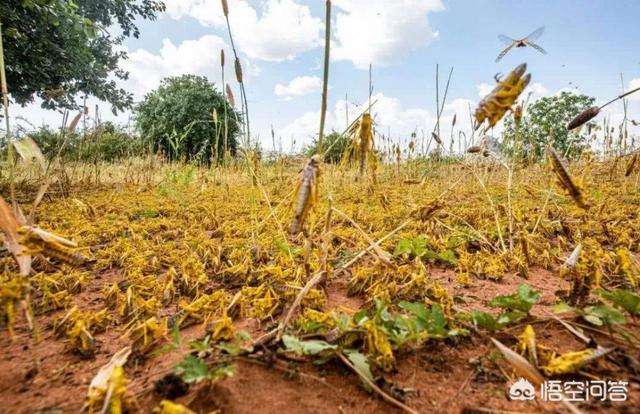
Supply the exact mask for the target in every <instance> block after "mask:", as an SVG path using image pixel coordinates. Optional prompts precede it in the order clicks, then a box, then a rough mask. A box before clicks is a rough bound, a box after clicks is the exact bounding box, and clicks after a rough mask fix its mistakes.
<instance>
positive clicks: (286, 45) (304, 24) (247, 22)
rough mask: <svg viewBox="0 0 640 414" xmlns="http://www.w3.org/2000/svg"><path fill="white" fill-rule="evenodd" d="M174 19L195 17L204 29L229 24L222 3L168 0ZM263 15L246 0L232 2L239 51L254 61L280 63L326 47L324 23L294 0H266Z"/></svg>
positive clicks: (217, 0) (170, 13) (167, 3)
mask: <svg viewBox="0 0 640 414" xmlns="http://www.w3.org/2000/svg"><path fill="white" fill-rule="evenodd" d="M165 3H166V6H167V14H168V15H169V16H170V17H171V18H173V19H182V18H184V17H191V18H194V19H196V20H197V21H198V22H199V23H200V24H202V25H204V26H213V27H219V28H223V27H225V25H226V22H225V20H224V15H223V14H222V8H221V6H220V1H219V0H166V1H165ZM261 5H262V10H261V12H260V14H259V13H258V11H257V10H256V9H255V8H253V7H252V6H251V5H250V4H249V3H248V2H247V1H246V0H233V1H231V2H229V9H230V12H229V20H230V21H231V29H232V31H233V36H234V39H235V41H236V42H237V44H238V48H239V49H240V50H241V51H242V52H243V53H245V54H246V55H247V56H249V57H250V58H251V59H260V60H266V61H274V62H280V61H284V60H291V59H294V58H295V57H296V56H297V55H298V54H300V53H302V52H305V51H307V50H312V49H315V48H317V47H319V46H320V45H321V44H322V38H321V33H322V31H323V28H324V24H323V22H322V20H320V19H319V18H317V17H314V16H312V15H311V10H310V9H309V7H308V6H304V5H301V4H298V3H297V2H296V1H294V0H263V1H262V2H261Z"/></svg>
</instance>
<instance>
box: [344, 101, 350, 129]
mask: <svg viewBox="0 0 640 414" xmlns="http://www.w3.org/2000/svg"><path fill="white" fill-rule="evenodd" d="M344 113H345V116H344V117H345V125H346V126H347V127H346V128H345V131H346V130H348V129H349V95H348V94H347V93H345V94H344Z"/></svg>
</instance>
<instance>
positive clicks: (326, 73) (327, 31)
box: [318, 0, 331, 154]
mask: <svg viewBox="0 0 640 414" xmlns="http://www.w3.org/2000/svg"><path fill="white" fill-rule="evenodd" d="M326 8H327V15H326V18H325V36H324V76H323V81H322V107H321V109H320V132H319V133H318V154H322V141H323V138H324V122H325V118H326V116H327V95H328V93H327V89H328V84H329V54H330V52H331V0H327V2H326Z"/></svg>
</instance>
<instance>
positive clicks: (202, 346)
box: [189, 335, 211, 352]
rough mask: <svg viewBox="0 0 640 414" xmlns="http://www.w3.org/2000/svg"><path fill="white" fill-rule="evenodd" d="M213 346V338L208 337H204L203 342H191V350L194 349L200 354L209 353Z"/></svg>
mask: <svg viewBox="0 0 640 414" xmlns="http://www.w3.org/2000/svg"><path fill="white" fill-rule="evenodd" d="M210 345H211V336H210V335H207V336H205V337H204V339H203V340H201V341H191V342H189V347H191V349H194V350H196V351H198V352H204V351H207V350H208V349H209V348H210Z"/></svg>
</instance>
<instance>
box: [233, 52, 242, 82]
mask: <svg viewBox="0 0 640 414" xmlns="http://www.w3.org/2000/svg"><path fill="white" fill-rule="evenodd" d="M235 68H236V79H237V80H238V83H242V65H241V64H240V59H238V58H236V64H235Z"/></svg>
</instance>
